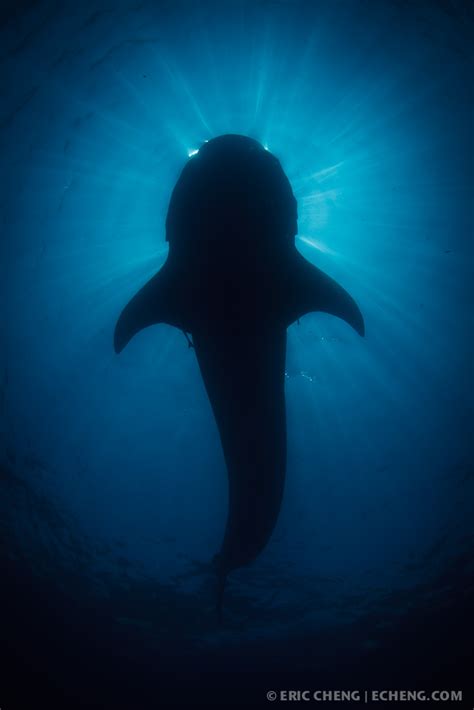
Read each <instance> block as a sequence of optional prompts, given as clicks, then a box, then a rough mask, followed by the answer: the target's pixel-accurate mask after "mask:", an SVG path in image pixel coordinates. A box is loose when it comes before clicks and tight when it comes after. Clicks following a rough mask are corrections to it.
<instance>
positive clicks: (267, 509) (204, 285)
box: [114, 134, 364, 617]
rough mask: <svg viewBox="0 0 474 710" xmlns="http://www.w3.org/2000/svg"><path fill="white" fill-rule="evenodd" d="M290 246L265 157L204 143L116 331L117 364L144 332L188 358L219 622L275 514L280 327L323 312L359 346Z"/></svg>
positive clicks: (284, 199) (285, 214) (276, 182)
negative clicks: (219, 533) (172, 339)
mask: <svg viewBox="0 0 474 710" xmlns="http://www.w3.org/2000/svg"><path fill="white" fill-rule="evenodd" d="M296 234H297V203H296V200H295V197H294V195H293V192H292V189H291V186H290V183H289V181H288V178H287V177H286V175H285V173H284V172H283V169H282V167H281V165H280V162H279V161H278V160H277V158H276V157H275V156H274V155H272V154H271V153H270V152H269V151H268V150H266V149H265V148H264V147H263V146H262V145H261V144H260V143H258V142H257V141H256V140H253V139H251V138H248V137H246V136H240V135H232V134H230V135H223V136H219V137H217V138H214V139H212V140H210V141H208V142H206V143H204V144H203V145H202V147H201V148H200V149H199V150H198V151H197V152H196V153H195V154H194V155H193V156H192V157H191V158H190V160H189V161H188V162H187V163H186V165H185V167H184V169H183V171H182V173H181V175H180V177H179V179H178V182H177V184H176V186H175V188H174V190H173V193H172V196H171V200H170V204H169V209H168V215H167V218H166V239H167V241H168V242H169V253H168V257H167V260H166V262H165V264H164V265H163V267H162V268H161V269H160V271H159V272H158V273H157V274H156V275H155V276H153V278H152V279H151V280H150V281H149V282H148V283H146V284H145V285H144V286H143V288H142V289H141V290H140V291H139V292H138V293H137V294H136V295H135V296H134V297H133V298H132V299H131V301H130V302H129V303H128V305H127V306H126V307H125V308H124V310H123V311H122V313H121V315H120V317H119V319H118V322H117V325H116V328H115V334H114V346H115V351H116V352H117V353H119V352H121V351H122V350H123V348H124V347H125V345H126V344H127V343H128V342H129V341H130V339H131V338H132V337H133V336H134V335H135V334H136V333H138V332H139V331H141V330H142V329H143V328H147V327H148V326H151V325H153V324H155V323H167V324H169V325H172V326H174V327H176V328H179V329H181V330H183V331H184V332H185V334H186V336H187V337H188V341H189V343H190V345H192V346H193V347H194V348H195V352H196V356H197V360H198V364H199V368H200V371H201V374H202V377H203V380H204V384H205V387H206V390H207V394H208V397H209V400H210V403H211V406H212V409H213V412H214V416H215V419H216V422H217V426H218V430H219V434H220V439H221V443H222V448H223V452H224V458H225V462H226V466H227V470H228V481H229V500H228V518H227V525H226V529H225V533H224V539H223V542H222V546H221V548H220V551H219V552H218V553H217V554H216V555H215V557H214V560H213V568H214V569H215V572H216V574H217V585H218V593H217V609H218V613H219V617H220V614H221V610H222V598H223V591H224V585H225V581H226V578H227V575H228V574H229V572H231V571H232V570H234V569H236V568H238V567H242V566H244V565H247V564H249V563H250V562H252V561H253V560H254V559H255V558H256V557H257V555H258V554H259V553H260V552H261V551H262V549H263V548H264V547H265V545H266V544H267V542H268V540H269V538H270V536H271V534H272V531H273V529H274V527H275V524H276V521H277V517H278V513H279V510H280V505H281V501H282V495H283V487H284V480H285V469H286V415H285V393H284V382H285V354H286V330H287V328H288V326H289V325H290V324H291V323H293V322H294V321H296V320H298V319H299V318H300V316H303V315H304V314H305V313H309V312H310V311H324V312H326V313H330V314H332V315H335V316H338V317H339V318H342V319H343V320H345V321H346V322H347V323H348V324H349V325H351V326H352V327H353V328H354V329H355V330H356V331H357V332H358V333H359V334H360V335H364V320H363V317H362V314H361V312H360V310H359V308H358V306H357V305H356V303H355V301H354V300H353V299H352V297H351V296H350V295H349V294H348V293H347V292H346V291H345V290H344V289H343V288H342V287H341V286H339V284H337V283H336V282H335V281H334V280H333V279H332V278H330V277H329V276H327V275H326V274H324V273H323V272H322V271H320V270H319V269H317V268H316V267H315V266H313V265H312V264H310V263H309V262H308V261H307V260H306V259H305V258H304V257H303V256H302V255H301V254H300V253H299V252H298V250H297V249H296V246H295V235H296ZM190 335H191V336H192V340H191V339H190Z"/></svg>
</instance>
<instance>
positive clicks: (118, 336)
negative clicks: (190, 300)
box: [114, 263, 187, 353]
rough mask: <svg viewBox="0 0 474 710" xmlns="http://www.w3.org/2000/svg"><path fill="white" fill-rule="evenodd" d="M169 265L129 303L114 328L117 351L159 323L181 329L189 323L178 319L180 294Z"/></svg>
mask: <svg viewBox="0 0 474 710" xmlns="http://www.w3.org/2000/svg"><path fill="white" fill-rule="evenodd" d="M175 284H176V280H175V279H174V278H172V275H171V273H170V269H169V267H168V264H167V263H165V265H164V266H163V267H162V269H161V270H160V271H158V273H157V274H155V276H153V278H151V279H150V280H149V281H148V282H147V283H146V284H145V285H144V286H143V287H142V288H141V289H140V290H139V291H138V292H137V293H136V294H135V296H133V298H132V299H131V300H130V301H129V302H128V303H127V305H126V306H125V308H124V309H123V311H122V313H121V314H120V316H119V319H118V321H117V323H116V326H115V331H114V349H115V352H116V353H120V352H121V351H122V350H123V349H124V347H125V346H126V345H127V343H129V342H130V340H131V339H132V338H133V336H134V335H136V334H137V333H139V332H140V331H141V330H143V329H144V328H148V327H149V326H150V325H155V324H156V323H167V324H168V325H173V326H175V327H176V328H180V329H181V330H187V324H186V323H184V322H183V320H182V319H181V317H180V316H179V313H180V311H181V310H182V309H181V308H180V305H179V293H178V292H177V290H176V286H175Z"/></svg>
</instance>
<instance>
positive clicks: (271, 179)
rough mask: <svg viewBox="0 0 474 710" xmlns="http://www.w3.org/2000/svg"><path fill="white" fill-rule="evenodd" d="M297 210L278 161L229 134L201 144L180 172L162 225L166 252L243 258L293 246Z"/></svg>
mask: <svg viewBox="0 0 474 710" xmlns="http://www.w3.org/2000/svg"><path fill="white" fill-rule="evenodd" d="M296 233H297V204H296V199H295V197H294V195H293V191H292V189H291V185H290V182H289V180H288V178H287V177H286V175H285V173H284V171H283V169H282V167H281V164H280V162H279V160H278V159H277V158H276V157H275V156H274V155H272V153H270V152H269V151H268V150H266V149H265V148H264V147H263V145H261V143H259V142H258V141H256V140H254V139H253V138H248V137H246V136H241V135H236V134H229V135H223V136H219V137H217V138H213V139H212V140H210V141H207V142H205V143H204V144H203V145H202V146H201V147H200V148H199V150H198V151H195V152H194V153H193V155H192V157H191V158H190V160H189V161H188V162H187V163H186V165H185V166H184V169H183V171H182V172H181V175H180V177H179V179H178V182H177V183H176V186H175V188H174V190H173V193H172V196H171V200H170V205H169V209H168V215H167V219H166V239H167V241H168V242H169V243H170V249H179V251H181V252H187V253H193V252H198V253H201V254H202V253H203V251H205V252H206V253H216V252H217V253H219V252H221V253H225V254H226V255H227V256H235V257H238V256H239V255H240V256H244V257H245V256H248V255H249V254H254V253H256V252H258V251H262V250H263V251H264V253H266V252H268V253H271V252H273V253H275V252H278V251H279V250H284V249H285V248H287V247H288V246H292V245H294V240H295V235H296Z"/></svg>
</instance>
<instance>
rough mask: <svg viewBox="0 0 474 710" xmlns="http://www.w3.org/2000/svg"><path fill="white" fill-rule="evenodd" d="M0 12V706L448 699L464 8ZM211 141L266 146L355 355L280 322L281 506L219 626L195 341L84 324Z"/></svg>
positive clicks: (459, 470) (459, 354)
mask: <svg viewBox="0 0 474 710" xmlns="http://www.w3.org/2000/svg"><path fill="white" fill-rule="evenodd" d="M0 23H1V27H0V37H1V41H0V55H1V65H0V67H1V68H0V86H1V93H0V168H1V174H0V180H1V186H2V190H1V192H0V225H1V226H0V235H1V237H0V269H1V274H0V276H1V289H2V298H1V305H0V322H1V332H2V347H1V349H0V413H1V426H0V526H1V527H0V559H1V563H0V564H1V567H0V574H1V578H0V595H1V596H0V598H2V604H1V607H2V610H1V619H0V623H1V637H2V639H3V640H2V646H3V649H2V651H3V652H4V654H5V661H4V662H3V671H4V673H3V674H0V677H1V675H3V679H2V680H1V681H0V707H1V708H2V710H3V709H5V710H9V709H10V708H17V707H18V708H26V707H34V705H32V699H34V700H35V701H36V702H35V704H36V705H37V706H40V707H43V705H44V707H49V708H52V707H61V708H66V707H76V706H77V707H81V708H82V707H84V708H86V707H87V708H88V707H101V708H120V707H124V708H149V707H150V708H154V707H171V706H173V705H175V706H182V707H190V706H192V705H193V704H194V705H197V706H201V705H203V706H219V707H226V706H227V705H229V706H230V705H232V706H234V705H235V706H236V707H237V706H238V707H246V706H249V707H254V706H262V707H264V706H269V705H270V707H271V706H272V703H271V702H270V703H269V702H268V700H269V699H270V700H271V698H269V697H268V698H267V693H268V692H269V691H280V689H285V688H288V689H292V688H293V689H298V688H299V689H305V688H308V689H310V690H315V689H317V688H321V689H339V688H340V689H347V690H352V689H361V691H363V690H364V689H368V690H371V689H376V688H399V689H402V688H408V689H409V688H419V689H424V690H426V691H427V692H428V691H431V690H433V689H436V688H437V689H443V690H451V689H453V690H462V692H463V699H462V701H456V702H453V703H451V705H449V703H442V702H441V703H437V704H436V703H433V705H432V704H431V703H428V702H426V703H425V704H424V706H425V707H432V706H434V705H437V706H438V707H440V706H441V707H456V708H461V707H469V708H470V707H472V706H473V702H472V699H473V697H474V696H473V695H472V694H470V693H471V691H472V687H471V686H472V685H474V682H473V681H472V662H471V660H470V659H471V654H472V650H473V649H472V632H473V630H474V625H473V602H474V585H473V579H474V565H473V554H472V553H473V540H474V521H473V516H472V508H473V492H474V491H473V489H474V467H473V463H472V461H473V458H472V453H473V441H474V427H473V390H474V372H473V362H474V358H473V355H474V348H473V317H472V304H473V296H474V293H473V277H472V274H473V208H472V204H473V202H472V187H473V143H472V126H473V111H472V106H473V104H472V98H473V97H472V45H473V34H474V33H473V26H474V22H473V13H472V8H469V4H467V3H461V2H449V1H448V0H446V1H441V0H439V2H429V1H428V0H426V1H424V0H419V1H418V0H417V1H416V2H413V3H404V2H397V1H396V0H383V1H380V2H376V1H375V0H371V1H369V0H361V1H355V0H354V1H349V0H338V1H337V2H329V1H326V2H322V1H321V2H319V1H318V0H314V1H309V0H307V1H305V0H301V1H300V0H262V1H257V0H255V1H253V2H250V1H246V0H242V1H237V0H230V1H229V2H217V1H216V2H206V1H204V0H203V1H201V0H198V1H196V2H191V1H186V2H185V1H181V0H176V1H174V2H153V1H152V0H149V1H146V0H145V1H144V2H138V1H136V2H135V1H132V0H127V1H125V0H124V1H123V2H122V1H120V0H119V1H118V2H114V3H110V2H81V3H72V2H71V3H69V2H64V3H60V2H59V3H58V2H56V1H55V0H50V1H46V0H45V1H44V2H20V3H11V4H8V3H7V4H4V5H2V9H0ZM224 134H240V135H243V136H248V137H250V138H253V139H255V140H256V141H258V142H259V143H260V144H261V145H262V146H263V147H264V148H265V149H266V150H267V151H268V152H270V153H271V154H272V155H274V156H276V158H278V160H279V161H280V163H281V166H282V168H283V170H284V172H285V174H286V176H287V178H288V180H289V182H290V184H291V187H292V190H293V193H294V195H295V197H296V200H297V210H298V232H297V234H296V241H295V244H296V248H297V249H298V251H299V252H300V253H301V254H302V255H303V256H304V257H305V259H306V260H308V261H309V262H310V263H311V264H313V265H315V266H317V267H318V268H319V269H321V270H322V271H324V272H325V273H326V274H328V275H329V276H331V277H332V278H333V279H335V280H336V281H337V282H338V283H339V284H341V285H342V286H343V288H344V289H346V290H347V291H348V292H349V293H350V294H351V296H352V297H353V298H354V299H355V301H356V302H357V304H358V306H359V308H360V310H361V312H362V314H363V317H364V322H365V335H364V337H360V335H359V334H358V333H357V332H355V331H354V330H353V329H352V328H351V327H350V326H349V325H348V323H347V322H344V320H342V319H339V318H336V317H334V316H333V315H331V314H330V313H323V312H312V313H308V314H306V315H304V316H302V317H301V318H300V319H299V320H297V321H295V322H294V323H293V324H292V325H291V326H290V327H289V328H288V331H287V347H286V362H285V371H284V379H285V397H286V432H287V465H286V480H285V484H284V495H283V499H282V504H281V509H280V512H279V516H278V520H277V522H276V526H275V529H274V531H273V534H272V535H271V537H270V539H269V541H268V543H267V544H266V546H265V548H264V549H263V550H262V552H261V553H260V554H259V555H258V557H257V558H256V559H255V560H254V561H253V562H252V563H251V564H249V565H246V566H243V567H241V568H239V569H235V570H233V571H232V572H231V573H230V574H229V576H228V580H227V584H226V589H225V597H224V602H223V617H222V619H221V621H219V620H218V619H217V618H216V609H215V579H214V576H213V573H212V564H211V563H212V560H213V558H214V555H215V554H216V552H217V551H218V550H219V547H220V545H221V544H222V538H223V535H224V529H225V525H226V519H227V514H228V495H229V486H228V476H227V468H226V462H225V459H224V455H223V451H222V446H221V442H220V438H219V432H218V427H217V425H216V420H215V418H214V415H213V411H212V409H211V406H210V403H209V399H208V397H207V394H206V389H205V386H204V383H203V380H202V377H201V375H200V371H199V365H198V362H197V358H196V353H195V350H194V349H193V347H190V345H191V341H189V342H188V340H189V338H188V339H187V338H186V336H185V334H184V333H183V332H181V330H180V329H179V328H173V327H171V326H170V325H168V324H166V323H158V324H156V325H153V326H152V327H148V328H146V329H144V330H142V331H141V332H139V333H138V334H137V335H136V336H135V337H134V338H133V339H132V340H131V342H130V343H129V344H128V345H127V348H126V349H125V350H124V351H123V352H121V353H120V354H117V353H116V352H115V351H114V329H115V326H116V323H117V319H118V317H119V315H120V313H121V311H122V310H123V308H124V306H125V305H126V304H127V303H128V302H129V301H130V299H131V298H132V296H133V295H134V294H135V293H136V292H137V291H138V290H139V289H140V288H141V287H142V286H143V285H144V284H145V283H146V282H147V281H148V280H149V279H150V278H151V277H152V276H153V275H154V274H155V273H156V272H157V271H158V270H159V269H160V268H161V267H162V265H163V264H164V263H165V260H166V258H167V254H168V249H169V245H168V242H167V241H166V239H165V236H166V232H165V222H166V216H167V211H168V205H169V202H170V198H171V194H172V191H173V188H174V186H175V184H176V182H177V180H178V177H179V175H180V173H181V171H182V170H183V168H184V167H185V165H186V164H187V163H188V161H190V160H193V158H194V157H195V156H196V155H197V154H198V151H199V149H200V148H201V146H203V145H205V144H206V142H207V141H211V140H212V139H213V138H216V137H218V136H221V135H224ZM263 271H265V266H263ZM276 704H278V703H276ZM353 704H354V705H356V704H357V702H354V703H353ZM406 704H407V703H404V705H406ZM419 704H420V703H418V705H419ZM379 705H380V703H379ZM421 705H423V703H421Z"/></svg>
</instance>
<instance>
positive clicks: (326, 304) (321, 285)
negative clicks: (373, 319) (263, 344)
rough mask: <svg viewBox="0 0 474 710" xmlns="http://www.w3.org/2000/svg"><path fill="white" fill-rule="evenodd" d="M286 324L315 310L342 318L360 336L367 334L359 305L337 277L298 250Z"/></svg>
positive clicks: (292, 275) (290, 287) (291, 279)
mask: <svg viewBox="0 0 474 710" xmlns="http://www.w3.org/2000/svg"><path fill="white" fill-rule="evenodd" d="M288 291H289V298H288V309H287V312H286V321H287V323H286V324H287V325H290V324H291V323H294V321H296V320H298V318H300V317H301V316H304V315H305V314H306V313H311V312H313V311H321V312H323V313H329V314H330V315H333V316H337V317H338V318H341V319H342V320H344V321H345V322H346V323H348V324H349V325H350V326H351V327H352V328H354V330H355V331H356V332H357V333H358V334H359V335H361V336H363V335H365V325H364V318H363V316H362V313H361V311H360V309H359V306H358V305H357V303H356V302H355V301H354V299H353V298H352V296H350V295H349V294H348V293H347V291H346V290H345V289H343V288H342V286H340V285H339V284H338V283H337V282H336V281H334V279H332V278H331V277H330V276H328V275H327V274H325V273H324V272H323V271H321V270H320V269H318V268H317V267H316V266H314V265H313V264H311V263H310V262H309V261H307V259H305V258H304V257H303V256H302V255H301V254H300V253H299V252H297V256H296V259H295V261H294V263H293V269H292V273H291V276H290V283H289V288H288Z"/></svg>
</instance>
